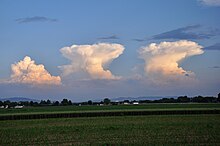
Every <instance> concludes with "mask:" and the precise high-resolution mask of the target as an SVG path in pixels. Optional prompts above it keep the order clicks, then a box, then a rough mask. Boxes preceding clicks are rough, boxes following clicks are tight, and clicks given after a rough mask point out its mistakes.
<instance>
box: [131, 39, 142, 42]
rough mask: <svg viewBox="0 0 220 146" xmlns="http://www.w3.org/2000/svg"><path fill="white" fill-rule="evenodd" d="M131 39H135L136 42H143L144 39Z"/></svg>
mask: <svg viewBox="0 0 220 146" xmlns="http://www.w3.org/2000/svg"><path fill="white" fill-rule="evenodd" d="M132 40H133V41H136V42H144V41H145V40H144V39H132Z"/></svg>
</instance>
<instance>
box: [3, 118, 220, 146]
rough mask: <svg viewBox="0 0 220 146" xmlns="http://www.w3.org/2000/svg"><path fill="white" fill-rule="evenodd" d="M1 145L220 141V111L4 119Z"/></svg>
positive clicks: (165, 143)
mask: <svg viewBox="0 0 220 146" xmlns="http://www.w3.org/2000/svg"><path fill="white" fill-rule="evenodd" d="M0 127H1V130H0V145H210V146H214V145H220V130H219V129H220V115H156V116H123V117H93V118H61V119H39V120H14V121H0Z"/></svg>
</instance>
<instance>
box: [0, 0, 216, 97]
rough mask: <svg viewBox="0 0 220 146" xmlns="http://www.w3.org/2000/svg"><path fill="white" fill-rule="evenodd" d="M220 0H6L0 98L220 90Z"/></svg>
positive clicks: (0, 11) (0, 7)
mask: <svg viewBox="0 0 220 146" xmlns="http://www.w3.org/2000/svg"><path fill="white" fill-rule="evenodd" d="M219 15H220V0H178V1H177V0H166V1H164V0H148V1H146V0H130V1H127V0H111V1H103V0H92V1H90V0H75V1H72V0H65V1H58V0H47V1H45V0H37V1H29V0H19V1H12V0H1V1H0V97H1V98H7V97H28V98H35V99H39V100H40V99H51V100H61V99H63V98H68V99H71V100H72V101H87V100H95V99H103V98H105V97H108V98H110V99H111V98H115V97H140V96H180V95H187V96H196V95H203V96H216V95H217V94H218V93H219V92H220V57H219V56H220V18H219Z"/></svg>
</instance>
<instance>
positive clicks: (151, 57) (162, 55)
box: [139, 40, 203, 82]
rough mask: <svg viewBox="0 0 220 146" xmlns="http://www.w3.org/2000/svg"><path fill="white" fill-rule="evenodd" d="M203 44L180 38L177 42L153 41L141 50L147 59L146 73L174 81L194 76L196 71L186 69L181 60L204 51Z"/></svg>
mask: <svg viewBox="0 0 220 146" xmlns="http://www.w3.org/2000/svg"><path fill="white" fill-rule="evenodd" d="M201 48H202V46H200V45H198V44H197V43H195V42H192V41H187V40H180V41H176V42H161V43H159V44H156V43H151V44H150V45H148V46H146V47H143V48H142V49H141V50H140V52H139V53H140V57H141V58H142V59H144V60H145V71H146V75H147V76H148V77H150V78H151V79H152V80H155V81H159V82H160V81H169V80H170V81H173V80H182V79H187V78H189V77H193V75H194V73H193V72H191V71H185V70H184V69H183V68H182V67H180V66H179V62H180V61H182V60H184V59H185V58H187V57H190V56H194V55H199V54H202V53H203V50H202V49H201Z"/></svg>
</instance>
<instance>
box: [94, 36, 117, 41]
mask: <svg viewBox="0 0 220 146" xmlns="http://www.w3.org/2000/svg"><path fill="white" fill-rule="evenodd" d="M98 39H99V40H117V39H119V37H118V36H117V35H111V36H107V37H100V38H98Z"/></svg>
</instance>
